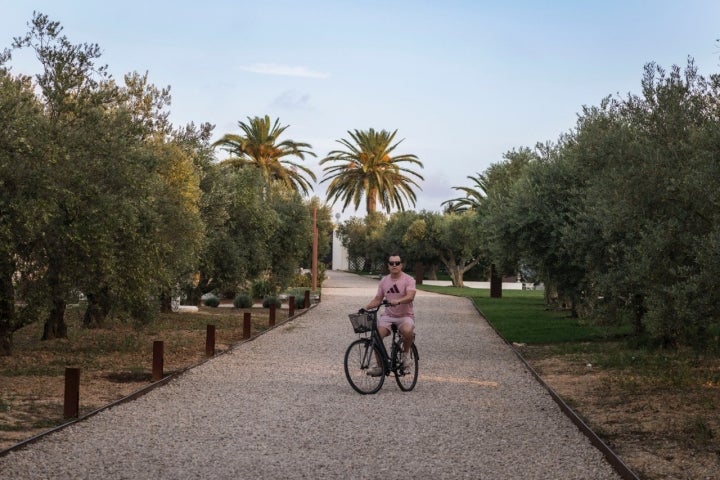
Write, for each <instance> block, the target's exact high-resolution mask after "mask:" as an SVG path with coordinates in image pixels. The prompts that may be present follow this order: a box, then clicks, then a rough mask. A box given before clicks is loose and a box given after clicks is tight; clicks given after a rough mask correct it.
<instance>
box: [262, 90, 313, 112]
mask: <svg viewBox="0 0 720 480" xmlns="http://www.w3.org/2000/svg"><path fill="white" fill-rule="evenodd" d="M309 102H310V95H308V94H307V93H300V92H298V91H295V90H286V91H285V92H283V93H281V94H280V95H278V96H277V97H276V98H275V100H273V102H272V106H273V107H279V108H284V109H287V110H312V107H311V106H310V103H309Z"/></svg>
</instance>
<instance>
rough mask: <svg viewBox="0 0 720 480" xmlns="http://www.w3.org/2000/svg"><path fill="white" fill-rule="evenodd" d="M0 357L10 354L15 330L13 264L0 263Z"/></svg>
mask: <svg viewBox="0 0 720 480" xmlns="http://www.w3.org/2000/svg"><path fill="white" fill-rule="evenodd" d="M0 262H1V263H2V266H1V267H0V357H4V356H8V355H10V354H11V353H12V335H13V331H14V330H15V289H14V287H13V284H12V274H13V270H14V268H13V267H14V265H13V262H7V261H4V259H3V260H2V261H0Z"/></svg>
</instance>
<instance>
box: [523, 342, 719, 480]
mask: <svg viewBox="0 0 720 480" xmlns="http://www.w3.org/2000/svg"><path fill="white" fill-rule="evenodd" d="M520 350H521V352H522V353H523V356H524V358H526V360H528V363H529V364H530V365H531V366H532V367H533V368H534V369H535V370H536V371H537V372H538V373H539V374H540V376H541V377H542V379H543V380H544V381H545V382H546V383H547V384H548V385H549V386H550V387H551V388H552V389H553V390H554V391H555V392H556V393H558V394H559V395H560V397H561V398H563V400H564V401H565V402H566V403H567V404H568V405H569V406H570V407H571V408H572V409H573V410H575V412H577V413H578V414H579V415H580V417H581V418H582V419H583V420H584V421H585V423H586V424H587V425H588V426H590V428H592V430H593V431H594V432H595V433H596V434H597V435H598V436H599V437H600V438H601V439H602V440H603V442H605V444H607V445H608V446H609V447H610V448H611V449H612V450H613V451H614V452H615V453H616V454H617V455H618V456H619V457H620V458H621V459H622V461H623V462H624V463H625V464H626V465H627V466H628V467H630V468H631V469H632V470H633V471H634V472H635V473H636V474H637V475H638V476H639V477H640V478H641V479H646V480H660V479H663V480H665V479H667V480H669V479H673V480H679V479H688V480H690V479H692V480H701V479H717V478H720V438H718V435H720V416H719V415H718V413H719V412H718V408H720V385H718V384H717V383H716V382H713V381H707V382H704V383H703V384H702V385H698V386H693V385H678V386H675V388H672V387H671V386H668V385H667V384H666V382H654V381H648V380H647V379H642V378H639V377H637V376H634V375H633V374H632V373H628V372H618V371H615V370H609V369H601V368H598V367H597V366H596V365H593V364H592V363H588V362H587V361H586V359H583V358H582V355H554V354H552V353H551V350H550V349H547V348H544V347H529V346H524V347H522V348H521V349H520ZM714 362H715V363H717V360H715V361H714ZM711 368H714V369H715V371H716V372H717V371H720V365H714V366H713V367H711Z"/></svg>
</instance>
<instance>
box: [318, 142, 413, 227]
mask: <svg viewBox="0 0 720 480" xmlns="http://www.w3.org/2000/svg"><path fill="white" fill-rule="evenodd" d="M396 133H397V130H395V131H394V132H392V133H390V132H388V131H386V130H381V131H379V132H377V131H375V130H374V129H372V128H371V129H370V130H367V131H361V130H355V131H354V132H350V131H348V134H349V135H350V137H351V139H352V141H350V140H346V139H342V140H338V141H337V142H338V143H340V144H342V145H344V146H345V147H346V148H347V150H333V151H332V152H330V153H329V154H328V156H327V157H325V158H323V159H322V160H320V165H322V164H324V163H327V162H342V163H341V164H340V165H331V166H328V167H325V168H324V169H323V172H325V177H324V178H323V179H322V181H321V182H320V183H323V182H325V181H327V180H330V184H329V185H328V189H327V196H328V199H330V200H331V201H332V203H333V204H334V203H335V202H337V201H338V200H340V199H342V200H343V202H344V204H343V211H345V208H347V206H348V205H349V204H350V202H351V201H352V202H353V204H354V206H355V210H357V209H358V207H359V206H360V200H361V199H362V197H363V196H365V205H366V207H367V213H368V214H370V213H374V212H376V211H377V204H378V202H379V203H380V206H381V207H382V208H384V209H385V211H387V212H388V213H389V212H390V209H391V208H392V207H396V208H398V210H405V204H406V202H407V203H409V204H411V205H413V206H414V205H415V201H416V196H415V192H414V191H413V187H417V188H420V187H419V185H418V184H417V183H415V180H414V179H413V178H411V177H410V176H409V175H412V176H414V177H415V178H417V179H420V180H423V177H422V176H421V175H420V174H418V173H417V172H415V171H413V170H411V169H409V168H406V167H403V166H402V164H403V163H406V162H407V163H411V164H415V165H418V166H420V168H422V167H423V164H422V162H420V160H418V157H417V156H416V155H412V154H404V155H397V156H392V153H393V151H394V150H395V148H397V146H398V145H399V144H400V143H401V142H402V140H400V141H398V142H397V143H393V140H394V139H395V134H396Z"/></svg>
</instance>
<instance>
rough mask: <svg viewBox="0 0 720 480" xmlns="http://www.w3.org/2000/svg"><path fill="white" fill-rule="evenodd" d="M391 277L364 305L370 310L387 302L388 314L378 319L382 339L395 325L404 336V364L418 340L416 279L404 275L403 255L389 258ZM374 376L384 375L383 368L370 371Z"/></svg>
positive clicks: (386, 279) (386, 310) (380, 285)
mask: <svg viewBox="0 0 720 480" xmlns="http://www.w3.org/2000/svg"><path fill="white" fill-rule="evenodd" d="M388 269H389V271H390V274H389V275H386V276H384V277H383V278H382V279H381V280H380V284H379V285H378V290H377V295H375V298H373V299H372V300H371V301H370V303H368V304H367V305H366V306H365V309H367V310H369V309H372V308H375V307H377V306H379V305H380V304H381V303H382V302H383V299H385V300H387V308H385V312H384V313H383V314H382V315H381V316H380V317H379V318H378V320H377V328H378V333H380V336H382V338H385V337H387V336H388V335H390V328H391V325H392V324H396V325H397V327H398V331H399V332H400V333H401V334H402V339H403V352H402V357H401V361H402V362H404V361H405V359H407V360H408V362H409V361H410V347H411V346H412V343H413V339H414V338H415V312H414V311H413V300H414V299H415V292H416V290H415V279H414V278H413V277H412V276H410V275H408V274H407V273H405V272H403V270H402V260H401V259H400V255H399V254H397V253H393V254H391V255H390V256H389V257H388ZM368 374H369V375H371V376H379V375H382V368H381V367H375V368H373V369H371V370H370V371H369V372H368Z"/></svg>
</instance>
